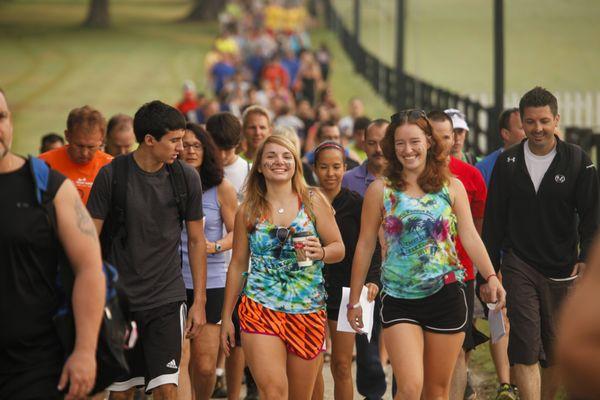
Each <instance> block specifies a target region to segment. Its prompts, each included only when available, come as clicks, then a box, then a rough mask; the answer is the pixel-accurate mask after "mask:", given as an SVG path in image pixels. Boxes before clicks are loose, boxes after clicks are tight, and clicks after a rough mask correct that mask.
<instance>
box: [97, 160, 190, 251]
mask: <svg viewBox="0 0 600 400" xmlns="http://www.w3.org/2000/svg"><path fill="white" fill-rule="evenodd" d="M129 157H133V155H132V154H127V155H121V156H118V157H116V158H115V159H113V160H112V162H111V166H112V182H111V201H110V203H111V205H110V211H109V213H108V216H107V217H106V220H105V221H104V226H103V228H102V233H101V235H100V242H101V244H102V256H103V257H104V258H105V259H107V260H110V259H111V258H110V255H111V247H112V244H113V243H114V242H115V241H117V240H118V241H119V242H120V245H121V246H122V247H125V246H126V244H127V225H126V221H127V219H126V205H127V185H128V176H129ZM165 167H166V169H167V172H168V174H169V179H170V181H171V187H172V189H173V195H174V196H175V203H176V204H177V211H178V213H179V224H180V226H181V228H183V221H184V219H185V214H186V206H187V197H188V192H187V183H186V180H185V176H184V173H183V165H182V164H181V161H179V160H175V162H174V163H173V164H165Z"/></svg>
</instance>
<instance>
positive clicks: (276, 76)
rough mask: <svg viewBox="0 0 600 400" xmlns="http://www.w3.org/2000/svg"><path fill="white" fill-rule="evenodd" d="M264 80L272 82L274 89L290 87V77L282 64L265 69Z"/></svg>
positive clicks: (269, 65)
mask: <svg viewBox="0 0 600 400" xmlns="http://www.w3.org/2000/svg"><path fill="white" fill-rule="evenodd" d="M262 78H263V79H266V80H268V81H269V82H271V85H272V87H273V89H279V88H282V87H283V88H287V87H289V86H290V76H289V75H288V73H287V71H286V70H285V68H283V67H282V66H281V64H268V65H267V66H266V67H265V68H264V69H263V72H262Z"/></svg>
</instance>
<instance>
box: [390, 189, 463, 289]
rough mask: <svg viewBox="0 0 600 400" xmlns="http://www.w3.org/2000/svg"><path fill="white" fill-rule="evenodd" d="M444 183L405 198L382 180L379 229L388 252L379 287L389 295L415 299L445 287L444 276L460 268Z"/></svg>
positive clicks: (460, 273)
mask: <svg viewBox="0 0 600 400" xmlns="http://www.w3.org/2000/svg"><path fill="white" fill-rule="evenodd" d="M451 204H452V203H451V200H450V193H449V191H448V186H447V185H444V187H443V188H442V190H440V191H439V192H437V193H426V194H425V195H424V196H422V197H420V198H413V197H410V196H407V195H406V194H404V193H403V192H401V191H398V190H395V189H393V188H392V187H391V186H390V183H389V182H387V183H386V186H385V189H384V192H383V205H384V219H383V230H384V236H385V241H386V243H387V248H388V249H387V256H386V258H385V260H384V261H383V264H382V276H381V282H382V284H383V291H384V292H386V293H387V294H389V295H390V296H392V297H396V298H402V299H420V298H424V297H428V296H431V295H432V294H434V293H436V292H437V291H438V290H440V289H441V288H442V287H443V286H444V278H443V276H444V275H445V274H447V273H449V272H453V271H454V272H455V273H456V277H457V279H458V281H459V282H462V281H463V279H464V271H463V269H462V266H461V264H460V261H459V260H458V256H457V253H456V248H455V239H456V216H455V214H454V212H453V211H452V205H451Z"/></svg>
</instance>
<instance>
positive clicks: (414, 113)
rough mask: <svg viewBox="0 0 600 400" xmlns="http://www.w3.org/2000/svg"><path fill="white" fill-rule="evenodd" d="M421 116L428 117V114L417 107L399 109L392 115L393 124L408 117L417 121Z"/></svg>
mask: <svg viewBox="0 0 600 400" xmlns="http://www.w3.org/2000/svg"><path fill="white" fill-rule="evenodd" d="M420 118H427V114H426V113H425V111H423V110H419V109H417V108H410V109H407V110H402V111H398V112H397V113H396V114H394V115H392V116H391V117H390V119H391V121H392V124H393V123H398V122H401V121H403V120H404V119H407V120H409V121H415V120H417V119H420Z"/></svg>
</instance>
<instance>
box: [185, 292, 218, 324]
mask: <svg viewBox="0 0 600 400" xmlns="http://www.w3.org/2000/svg"><path fill="white" fill-rule="evenodd" d="M186 292H187V304H188V310H189V308H190V307H191V306H192V304H194V291H193V290H192V289H187V290H186ZM224 299H225V288H214V289H206V305H205V306H204V310H205V312H206V322H207V323H209V324H216V325H218V324H221V311H222V310H223V300H224Z"/></svg>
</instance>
